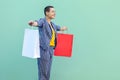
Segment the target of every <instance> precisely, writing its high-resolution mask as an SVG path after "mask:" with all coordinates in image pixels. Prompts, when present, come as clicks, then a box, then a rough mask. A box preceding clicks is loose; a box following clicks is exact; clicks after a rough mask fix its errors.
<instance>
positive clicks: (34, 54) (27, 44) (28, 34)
mask: <svg viewBox="0 0 120 80" xmlns="http://www.w3.org/2000/svg"><path fill="white" fill-rule="evenodd" d="M39 45H40V43H39V31H38V30H33V29H25V34H24V41H23V49H22V56H24V57H29V58H40V49H39Z"/></svg>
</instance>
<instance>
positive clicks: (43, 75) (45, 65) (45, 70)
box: [37, 47, 54, 80]
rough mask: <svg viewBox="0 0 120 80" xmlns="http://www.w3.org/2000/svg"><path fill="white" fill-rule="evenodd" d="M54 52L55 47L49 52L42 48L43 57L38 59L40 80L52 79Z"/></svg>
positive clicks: (49, 49)
mask: <svg viewBox="0 0 120 80" xmlns="http://www.w3.org/2000/svg"><path fill="white" fill-rule="evenodd" d="M53 50H54V49H53V47H49V48H48V49H47V50H44V49H42V48H40V56H41V57H40V58H37V64H38V79H39V80H49V79H50V71H51V64H52V57H53Z"/></svg>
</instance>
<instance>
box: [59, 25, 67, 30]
mask: <svg viewBox="0 0 120 80" xmlns="http://www.w3.org/2000/svg"><path fill="white" fill-rule="evenodd" d="M65 30H68V28H67V27H66V26H63V27H61V28H60V31H65Z"/></svg>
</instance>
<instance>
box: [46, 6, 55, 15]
mask: <svg viewBox="0 0 120 80" xmlns="http://www.w3.org/2000/svg"><path fill="white" fill-rule="evenodd" d="M50 8H54V7H53V6H46V7H45V8H44V14H45V16H46V12H49V11H50Z"/></svg>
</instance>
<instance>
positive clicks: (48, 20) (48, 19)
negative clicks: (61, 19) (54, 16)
mask: <svg viewBox="0 0 120 80" xmlns="http://www.w3.org/2000/svg"><path fill="white" fill-rule="evenodd" d="M46 20H47V22H48V23H49V24H50V22H51V19H50V18H48V17H47V16H46Z"/></svg>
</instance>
